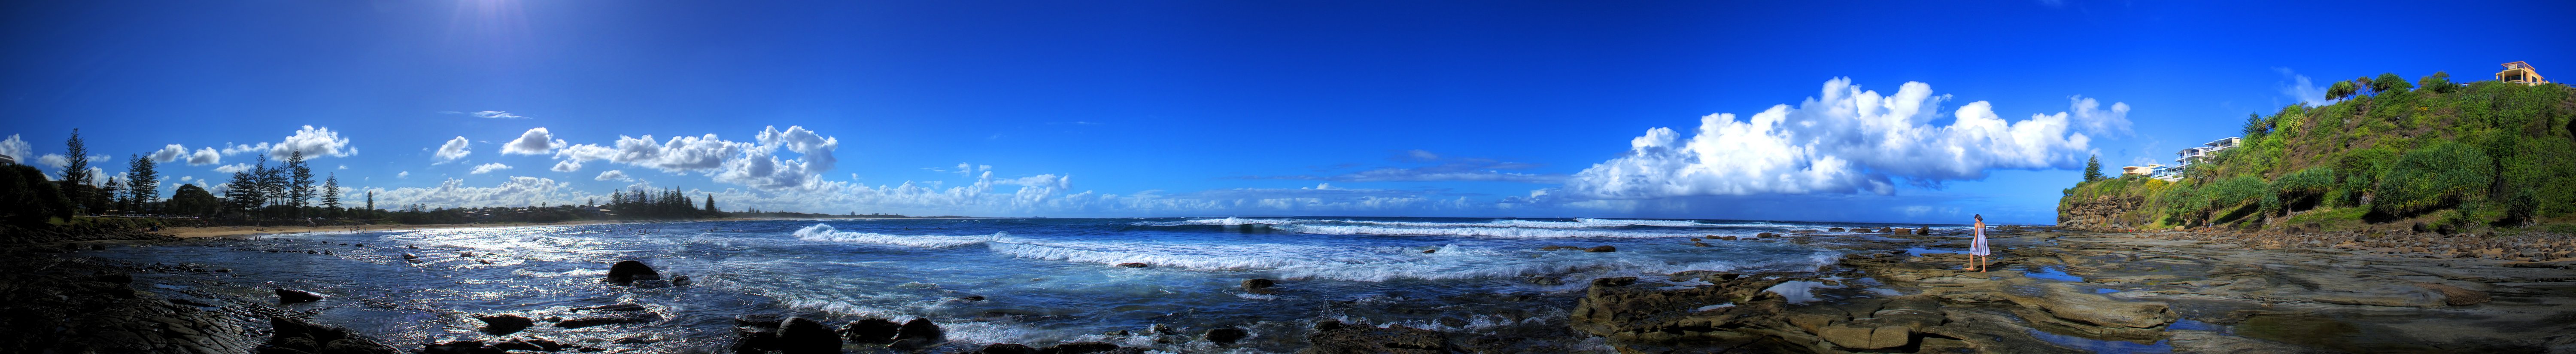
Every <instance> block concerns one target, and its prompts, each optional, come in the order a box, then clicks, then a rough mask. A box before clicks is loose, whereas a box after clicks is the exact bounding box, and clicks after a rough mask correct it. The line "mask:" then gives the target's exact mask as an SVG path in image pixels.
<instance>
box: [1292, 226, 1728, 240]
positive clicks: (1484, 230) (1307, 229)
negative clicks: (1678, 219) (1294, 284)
mask: <svg viewBox="0 0 2576 354" xmlns="http://www.w3.org/2000/svg"><path fill="white" fill-rule="evenodd" d="M1279 229H1280V230H1287V231H1292V232H1298V233H1309V234H1323V235H1432V236H1469V237H1496V238H1584V237H1625V238H1654V237H1687V236H1698V235H1699V234H1677V233H1659V232H1635V231H1610V230H1567V229H1540V228H1519V227H1439V228H1434V227H1384V226H1344V225H1286V226H1280V227H1279Z"/></svg>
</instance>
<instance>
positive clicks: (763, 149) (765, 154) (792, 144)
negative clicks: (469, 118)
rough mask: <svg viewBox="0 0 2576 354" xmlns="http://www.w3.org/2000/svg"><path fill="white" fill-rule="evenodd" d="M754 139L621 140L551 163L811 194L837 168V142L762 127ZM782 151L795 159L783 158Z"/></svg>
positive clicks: (578, 148) (564, 150)
mask: <svg viewBox="0 0 2576 354" xmlns="http://www.w3.org/2000/svg"><path fill="white" fill-rule="evenodd" d="M754 139H755V141H756V142H736V141H727V140H724V139H722V138H718V137H716V135H715V134H707V135H703V136H696V137H689V136H682V137H674V138H671V139H670V140H669V141H667V142H665V141H655V140H654V139H653V136H651V135H646V136H644V137H641V138H637V137H627V136H620V137H618V139H617V142H616V143H615V144H614V146H601V145H594V144H579V145H567V146H562V147H561V148H560V149H559V150H557V151H556V152H555V158H558V159H562V160H564V162H559V163H557V167H558V168H564V169H569V170H577V169H579V168H580V167H581V163H582V162H587V161H600V160H605V161H609V162H612V163H619V164H626V165H632V166H638V167H647V168H653V169H658V170H662V171H664V172H699V173H703V174H705V175H707V176H709V177H713V178H714V179H715V181H717V182H724V183H733V184H739V185H744V186H749V187H752V188H756V189H763V190H782V189H812V188H817V187H820V186H821V184H820V182H822V176H821V174H822V173H823V172H826V171H830V170H831V169H832V167H833V165H834V164H835V163H837V162H838V160H837V159H835V158H834V157H833V156H832V152H833V151H834V150H837V149H839V148H840V145H841V142H840V139H837V138H832V137H826V136H823V135H822V134H818V133H815V132H814V131H811V130H806V129H805V127H802V126H790V127H787V129H786V130H779V129H778V127H776V126H770V127H766V128H763V129H761V131H760V133H759V134H758V135H755V136H754ZM782 150H784V152H793V153H796V154H797V156H795V157H794V158H786V157H785V156H782V154H781V153H782Z"/></svg>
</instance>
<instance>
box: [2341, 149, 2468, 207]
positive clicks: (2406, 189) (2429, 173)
mask: <svg viewBox="0 0 2576 354" xmlns="http://www.w3.org/2000/svg"><path fill="white" fill-rule="evenodd" d="M2493 181H2495V162H2494V161H2493V160H2492V159H2491V158H2489V157H2487V154H2486V152H2485V151H2480V150H2479V149H2478V148H2477V147H2474V146H2469V145H2467V144H2461V143H2457V142H2444V143H2440V144H2434V145H2433V146H2428V147H2425V148H2422V149H2415V150H2412V151H2407V152H2406V154H2405V155H2401V156H2398V157H2397V161H2396V163H2395V164H2393V165H2392V166H2389V167H2388V172H2387V173H2386V174H2383V175H2380V177H2379V184H2378V186H2377V188H2376V190H2377V191H2378V197H2377V198H2376V199H2373V200H2372V201H2371V203H2370V204H2371V211H2373V212H2377V213H2381V214H2387V215H2413V214H2417V213H2422V212H2425V211H2431V210H2435V209H2440V208H2446V207H2450V206H2453V205H2458V204H2459V203H2460V202H2461V201H2463V200H2465V199H2469V198H2473V197H2478V196H2482V195H2483V193H2481V192H2482V191H2484V190H2485V189H2486V188H2487V186H2488V185H2489V184H2490V183H2492V182H2493Z"/></svg>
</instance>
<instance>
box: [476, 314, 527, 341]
mask: <svg viewBox="0 0 2576 354" xmlns="http://www.w3.org/2000/svg"><path fill="white" fill-rule="evenodd" d="M474 319H476V320H482V321H483V334H490V335H495V336H506V335H510V334H511V333H519V331H521V330H526V329H528V327H531V326H536V324H537V321H536V320H531V319H528V318H527V317H520V316H519V315H511V314H499V315H479V316H474Z"/></svg>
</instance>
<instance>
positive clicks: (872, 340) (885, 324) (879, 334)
mask: <svg viewBox="0 0 2576 354" xmlns="http://www.w3.org/2000/svg"><path fill="white" fill-rule="evenodd" d="M901 328H903V325H901V324H896V323H894V321H887V320H885V319H882V318H870V319H862V320H857V321H850V323H848V324H843V325H841V330H840V334H841V340H842V341H847V342H850V343H851V344H887V343H894V335H895V333H896V331H898V330H899V329H901Z"/></svg>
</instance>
